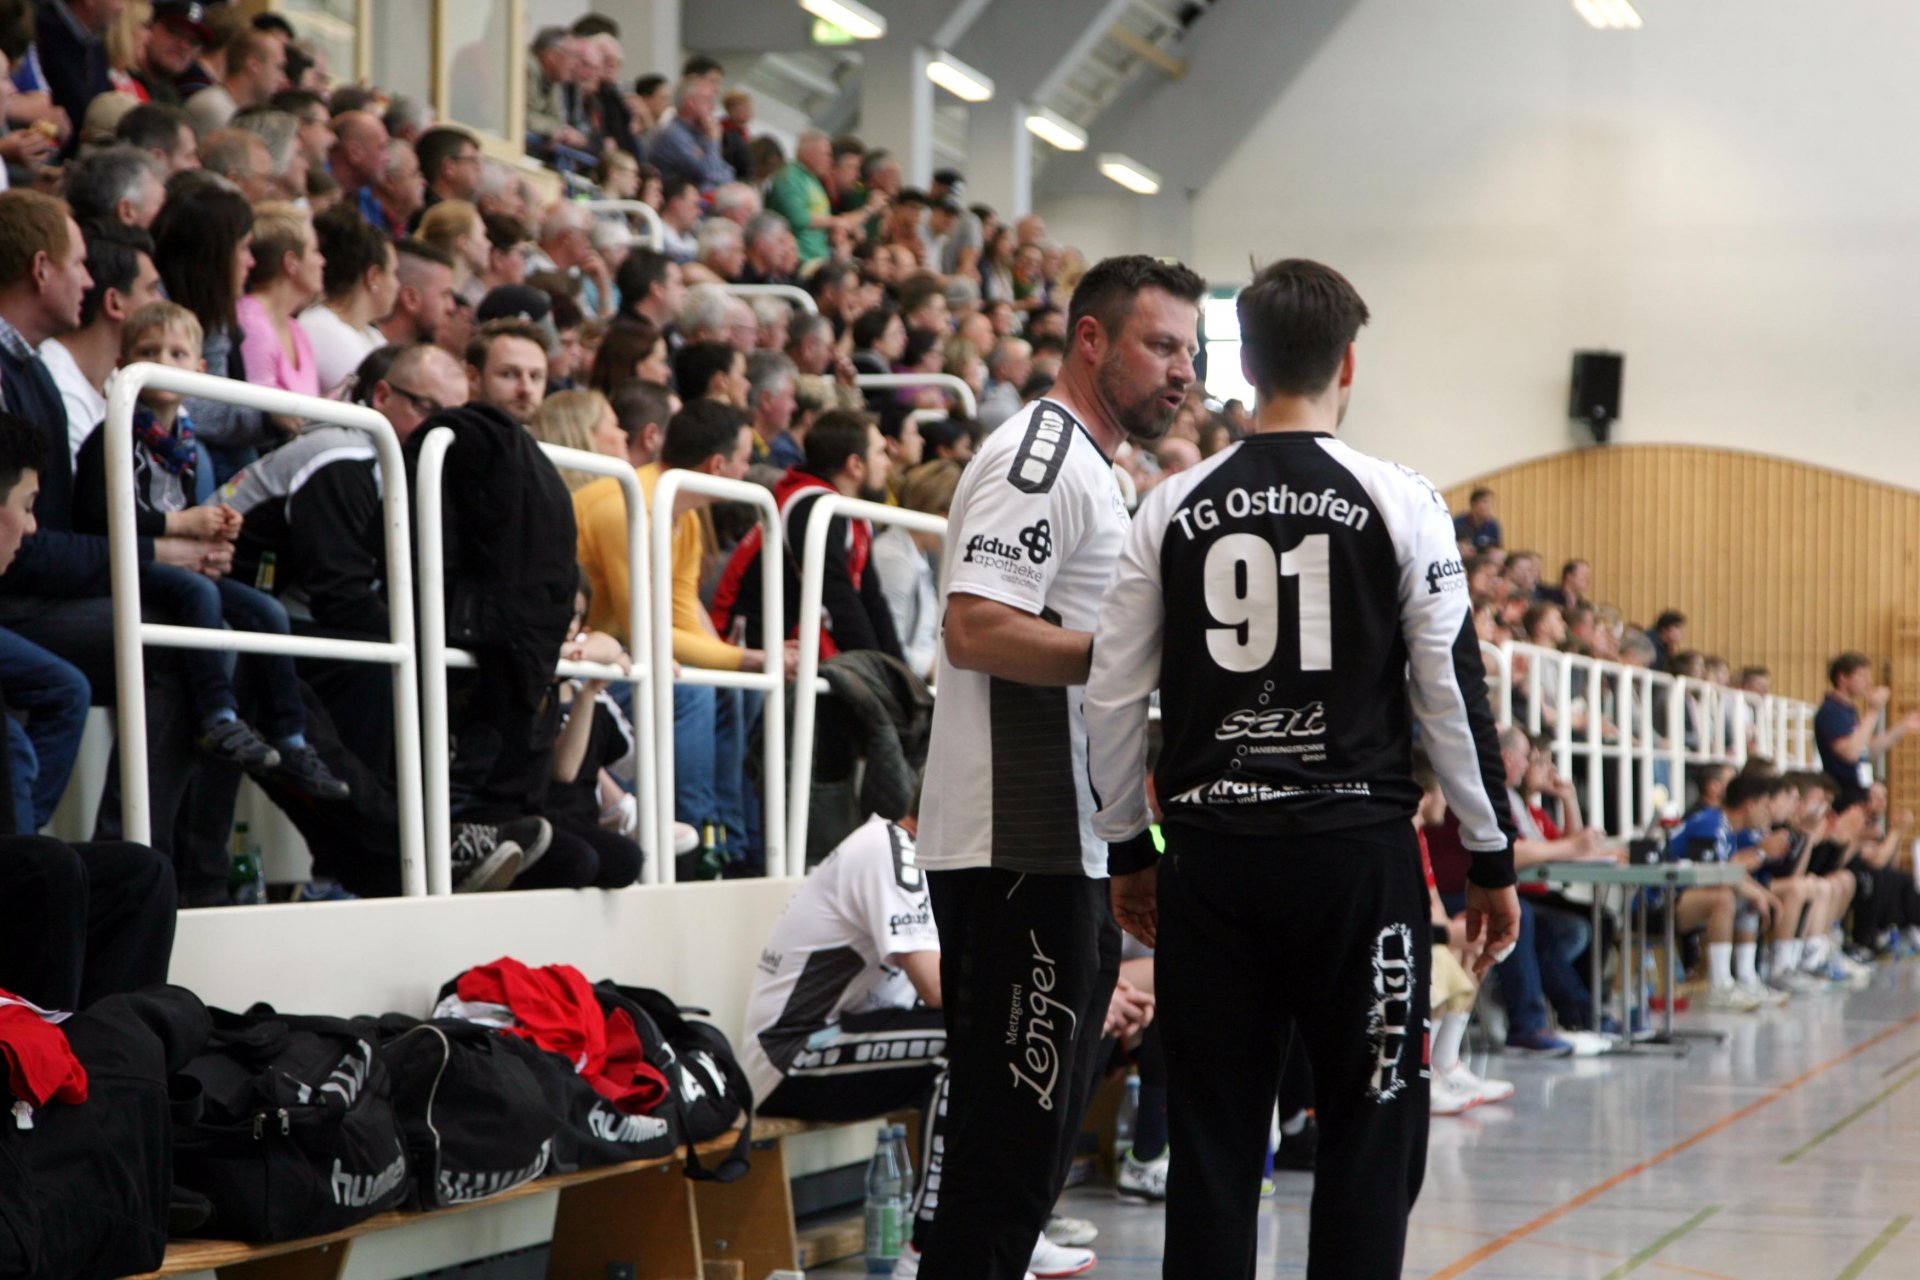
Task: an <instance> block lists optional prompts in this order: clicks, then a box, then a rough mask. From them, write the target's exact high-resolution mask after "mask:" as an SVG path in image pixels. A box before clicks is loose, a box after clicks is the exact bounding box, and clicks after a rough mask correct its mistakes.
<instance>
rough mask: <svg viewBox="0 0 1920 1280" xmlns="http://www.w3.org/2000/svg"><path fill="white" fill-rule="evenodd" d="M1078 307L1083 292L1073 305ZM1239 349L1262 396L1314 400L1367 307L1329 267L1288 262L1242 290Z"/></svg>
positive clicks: (1237, 307) (1272, 267)
mask: <svg viewBox="0 0 1920 1280" xmlns="http://www.w3.org/2000/svg"><path fill="white" fill-rule="evenodd" d="M1079 304H1080V295H1079V291H1078V290H1076V291H1075V292H1074V305H1075V306H1076V307H1078V306H1079ZM1234 310H1235V311H1236V312H1238V314H1239V317H1240V342H1241V347H1240V350H1241V351H1242V352H1243V353H1244V355H1245V358H1246V361H1247V369H1248V372H1249V373H1251V374H1252V375H1253V386H1254V389H1255V390H1256V391H1258V392H1259V393H1260V394H1261V395H1263V396H1317V395H1319V394H1320V393H1321V392H1323V391H1325V390H1326V389H1327V386H1328V384H1329V383H1331V382H1332V381H1333V378H1334V375H1335V374H1336V373H1338V372H1339V370H1340V361H1341V360H1342V359H1343V358H1344V357H1345V356H1346V353H1347V348H1348V347H1349V346H1351V345H1352V344H1353V340H1354V338H1355V337H1356V336H1358V335H1359V333H1360V327H1361V326H1362V325H1364V324H1366V322H1367V320H1368V313H1367V304H1366V303H1365V302H1363V301H1361V299H1360V294H1359V292H1358V291H1357V290H1356V289H1355V288H1354V287H1353V285H1352V283H1351V282H1349V281H1348V279H1347V278H1346V277H1345V276H1343V275H1341V274H1340V273H1339V272H1338V271H1335V270H1334V269H1333V268H1332V267H1329V266H1324V265H1322V264H1321V263H1318V262H1311V261H1309V260H1307V259H1305V258H1285V259H1282V260H1281V261H1279V262H1275V263H1270V264H1269V265H1267V266H1265V267H1262V268H1261V269H1260V271H1259V272H1258V273H1257V274H1256V275H1255V276H1254V277H1253V283H1252V284H1250V285H1248V286H1247V287H1246V288H1245V289H1242V290H1241V291H1240V297H1239V299H1238V300H1237V301H1236V302H1235V303H1234Z"/></svg>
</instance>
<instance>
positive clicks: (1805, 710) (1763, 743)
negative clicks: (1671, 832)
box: [1480, 641, 1816, 838]
mask: <svg viewBox="0 0 1920 1280" xmlns="http://www.w3.org/2000/svg"><path fill="white" fill-rule="evenodd" d="M1480 649H1481V653H1482V655H1483V656H1484V657H1485V658H1486V659H1487V660H1488V661H1489V662H1490V663H1492V664H1493V673H1492V676H1491V684H1492V688H1493V693H1494V696H1493V704H1494V714H1495V716H1496V718H1497V719H1498V720H1499V722H1500V723H1501V724H1502V725H1508V724H1512V723H1514V722H1515V718H1516V716H1515V699H1514V693H1515V689H1516V687H1517V686H1520V685H1521V684H1523V683H1524V686H1525V691H1526V693H1527V695H1528V696H1527V698H1526V704H1525V708H1524V715H1523V716H1522V717H1521V720H1522V727H1524V728H1525V729H1526V730H1527V732H1528V733H1530V734H1536V735H1537V734H1539V733H1541V731H1542V729H1543V727H1545V728H1546V729H1547V730H1548V734H1549V736H1550V738H1551V740H1552V743H1553V756H1554V764H1555V766H1556V767H1557V768H1558V769H1559V770H1560V773H1561V775H1562V776H1563V777H1567V778H1573V777H1574V776H1575V773H1574V761H1575V759H1576V757H1578V758H1580V759H1583V760H1586V761H1588V762H1589V767H1588V768H1587V770H1586V776H1585V779H1584V782H1585V795H1584V798H1583V801H1582V806H1583V808H1584V810H1585V814H1586V818H1587V823H1588V825H1589V826H1592V827H1595V828H1598V829H1599V830H1601V831H1603V832H1605V833H1606V834H1607V835H1609V836H1612V837H1615V838H1625V837H1627V836H1630V835H1632V834H1634V833H1636V832H1638V831H1640V830H1643V829H1644V828H1645V827H1646V826H1647V824H1648V823H1649V822H1651V821H1652V820H1653V818H1654V816H1655V815H1654V804H1653V789H1654V786H1655V784H1656V782H1657V781H1658V773H1659V772H1660V771H1663V770H1664V771H1665V773H1666V774H1667V787H1668V790H1669V792H1670V793H1674V795H1675V798H1676V799H1678V798H1679V796H1678V794H1677V793H1678V792H1679V790H1680V788H1681V787H1682V786H1684V783H1685V779H1686V770H1687V766H1689V765H1701V764H1731V765H1734V766H1735V767H1738V766H1740V765H1743V764H1745V763H1746V761H1747V758H1748V754H1749V751H1750V750H1751V751H1752V752H1753V753H1756V754H1761V755H1765V756H1767V757H1769V758H1770V759H1772V760H1773V761H1774V763H1775V764H1777V765H1778V766H1779V767H1781V768H1782V769H1809V768H1814V767H1816V762H1815V752H1814V749H1813V741H1812V734H1811V731H1810V726H1811V725H1812V721H1813V711H1814V709H1813V708H1812V707H1811V706H1809V705H1808V704H1806V703H1804V702H1798V701H1795V700H1793V699H1791V698H1782V697H1775V696H1773V695H1760V694H1753V693H1746V692H1744V691H1742V690H1738V689H1729V688H1726V687H1724V686H1721V685H1715V684H1711V683H1708V682H1707V681H1704V680H1693V679H1688V678H1686V677H1683V676H1674V675H1668V674H1666V673H1664V672H1658V671H1649V670H1647V669H1645V668H1641V667H1630V666H1627V665H1625V664H1623V663H1618V662H1606V661H1602V660H1600V659H1598V658H1593V657H1588V656H1586V655H1583V654H1575V653H1565V652H1561V651H1559V650H1555V649H1547V648H1543V647H1542V646H1539V645H1532V644H1521V643H1517V642H1514V641H1507V642H1504V643H1501V644H1498V645H1495V644H1488V643H1486V642H1484V641H1483V642H1482V643H1481V645H1480ZM1516 666H1523V667H1524V670H1525V673H1526V674H1525V676H1524V677H1520V676H1517V675H1516ZM1576 686H1579V693H1578V695H1576V692H1575V689H1576ZM1543 695H1544V696H1543ZM1549 705H1551V708H1552V712H1551V715H1550V716H1549V714H1548V707H1549ZM1576 722H1579V723H1578V724H1576ZM1609 764H1611V765H1612V767H1613V782H1614V785H1613V789H1612V797H1611V798H1612V800H1613V804H1612V806H1611V808H1610V809H1609V806H1608V805H1607V800H1608V798H1609V797H1608V788H1607V781H1606V779H1607V766H1608V765H1609Z"/></svg>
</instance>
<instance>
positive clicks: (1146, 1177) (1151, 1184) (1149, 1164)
mask: <svg viewBox="0 0 1920 1280" xmlns="http://www.w3.org/2000/svg"><path fill="white" fill-rule="evenodd" d="M1171 1157H1172V1153H1171V1152H1167V1151H1162V1152H1161V1153H1160V1154H1159V1156H1158V1157H1156V1158H1155V1159H1152V1160H1135V1159H1134V1158H1133V1152H1132V1151H1131V1150H1129V1151H1128V1152H1127V1154H1126V1155H1125V1156H1123V1157H1122V1158H1121V1160H1120V1180H1119V1182H1118V1183H1116V1184H1115V1186H1114V1190H1116V1191H1118V1192H1119V1193H1120V1194H1121V1195H1123V1196H1133V1197H1136V1198H1137V1199H1141V1200H1165V1199H1166V1198H1167V1165H1168V1163H1169V1162H1170V1160H1171Z"/></svg>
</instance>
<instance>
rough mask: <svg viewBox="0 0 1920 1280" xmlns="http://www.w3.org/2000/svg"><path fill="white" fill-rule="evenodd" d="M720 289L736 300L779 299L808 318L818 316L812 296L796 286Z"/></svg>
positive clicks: (748, 286) (818, 308)
mask: <svg viewBox="0 0 1920 1280" xmlns="http://www.w3.org/2000/svg"><path fill="white" fill-rule="evenodd" d="M720 287H721V288H722V289H724V290H725V291H726V292H728V293H730V294H732V295H733V296H734V297H736V298H748V299H752V298H779V299H780V300H782V301H783V302H790V303H792V304H793V305H794V306H795V307H797V308H799V309H800V310H801V311H804V312H806V313H807V314H808V315H810V316H817V315H819V314H820V307H819V304H817V303H815V302H814V300H813V295H812V294H810V293H808V292H807V291H806V290H805V289H802V288H801V287H800V286H799V285H797V284H723V285H721V286H720Z"/></svg>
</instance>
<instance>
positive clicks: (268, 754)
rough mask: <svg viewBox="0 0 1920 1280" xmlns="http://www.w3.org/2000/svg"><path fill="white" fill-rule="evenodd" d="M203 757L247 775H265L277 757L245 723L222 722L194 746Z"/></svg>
mask: <svg viewBox="0 0 1920 1280" xmlns="http://www.w3.org/2000/svg"><path fill="white" fill-rule="evenodd" d="M195 745H197V746H198V747H199V748H200V750H202V751H203V752H205V753H206V754H207V755H210V756H212V757H213V758H214V759H215V760H219V761H221V762H223V763H225V764H230V765H233V766H235V767H236V768H240V769H244V770H246V771H247V772H248V773H265V772H267V771H268V770H269V769H272V768H274V767H276V766H277V765H278V764H279V763H280V753H279V752H278V751H275V750H274V749H273V748H272V747H270V746H268V745H267V740H266V739H265V738H263V737H261V736H260V735H259V734H257V733H255V732H254V731H253V726H252V725H250V724H248V723H247V722H246V721H245V720H239V719H234V720H222V721H220V723H218V724H216V725H214V726H213V727H212V728H210V729H208V730H207V731H206V732H205V733H203V734H201V735H200V738H199V741H198V742H197V743H196V744H195Z"/></svg>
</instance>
